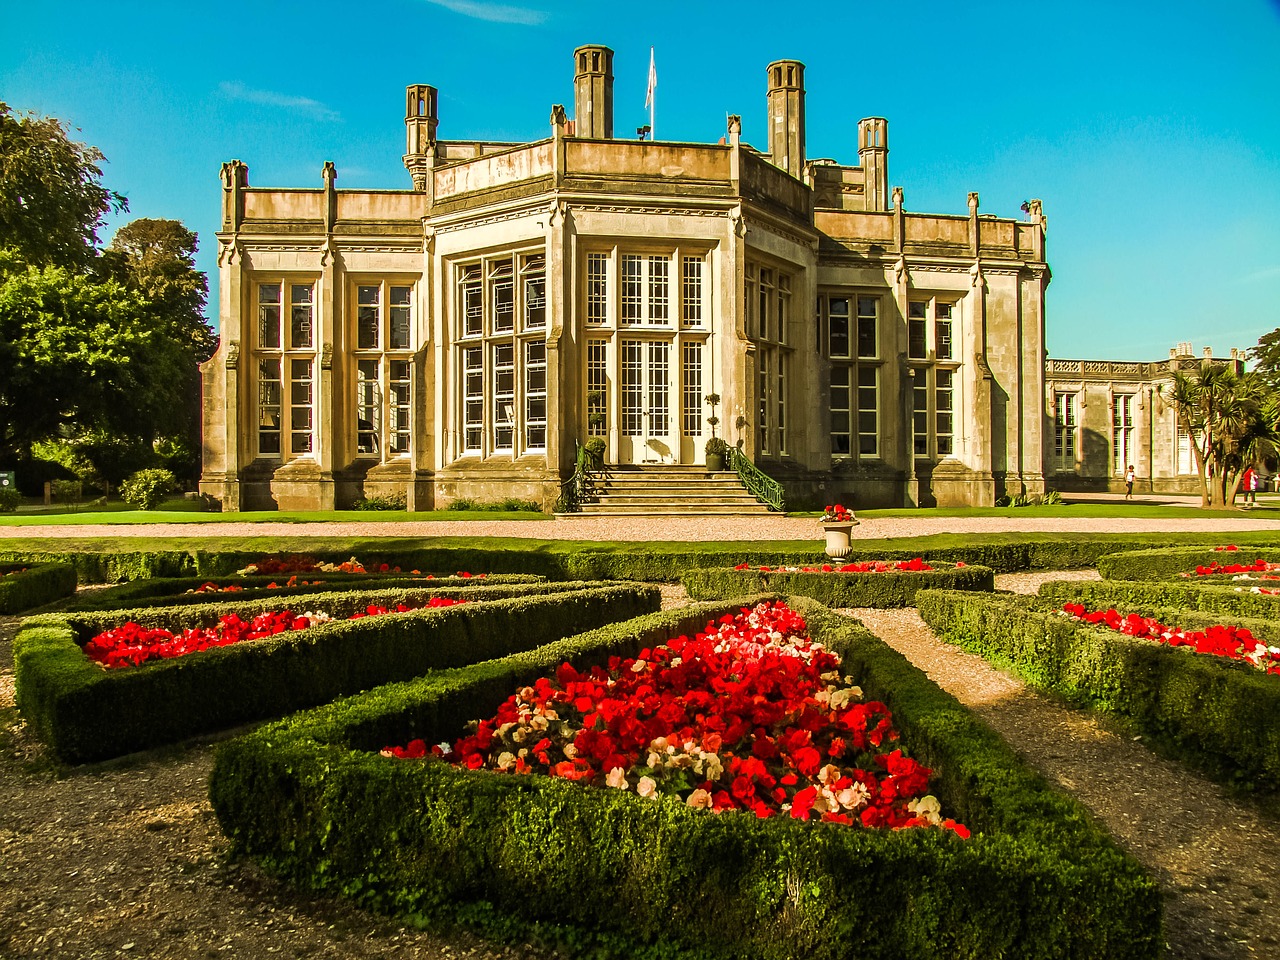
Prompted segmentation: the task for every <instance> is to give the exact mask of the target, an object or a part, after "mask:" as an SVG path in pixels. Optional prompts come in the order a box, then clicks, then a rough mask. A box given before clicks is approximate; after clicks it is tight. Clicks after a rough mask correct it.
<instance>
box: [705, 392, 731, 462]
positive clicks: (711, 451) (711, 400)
mask: <svg viewBox="0 0 1280 960" xmlns="http://www.w3.org/2000/svg"><path fill="white" fill-rule="evenodd" d="M719 404H720V394H718V393H708V394H707V406H709V407H710V408H711V415H710V416H709V417H707V426H709V427H710V428H711V439H710V440H708V441H707V447H706V452H707V469H708V470H723V469H724V463H725V457H726V456H728V453H729V445H728V444H727V443H725V442H724V441H723V440H721V439H720V438H719V437H717V436H716V424H718V423H719V422H720V418H719V417H717V416H716V407H717V406H719Z"/></svg>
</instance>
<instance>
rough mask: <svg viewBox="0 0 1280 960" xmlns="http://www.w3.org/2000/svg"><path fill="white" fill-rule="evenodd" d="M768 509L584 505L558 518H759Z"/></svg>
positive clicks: (759, 506)
mask: <svg viewBox="0 0 1280 960" xmlns="http://www.w3.org/2000/svg"><path fill="white" fill-rule="evenodd" d="M769 512H770V511H769V508H768V507H766V506H765V505H764V504H763V503H755V504H751V505H748V504H736V503H729V504H726V503H713V504H697V505H689V506H684V505H681V504H669V503H666V504H655V505H652V506H641V505H634V506H621V505H617V506H614V505H605V504H599V503H584V504H583V505H582V511H581V512H580V513H561V514H557V516H558V517H564V518H566V519H573V518H574V517H581V518H584V519H585V518H587V517H682V516H683V517H705V516H723V517H760V516H768V515H769Z"/></svg>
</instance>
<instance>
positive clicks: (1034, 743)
mask: <svg viewBox="0 0 1280 960" xmlns="http://www.w3.org/2000/svg"><path fill="white" fill-rule="evenodd" d="M1035 579H1037V580H1045V579H1066V577H1065V576H1064V575H1063V574H1062V573H1049V574H1042V575H1037V576H1036V577H1035ZM1022 586H1024V587H1029V586H1031V584H1030V582H1027V583H1024V584H1023V585H1022ZM1036 586H1038V583H1037V584H1036ZM1020 592H1030V590H1026V589H1024V590H1022V591H1020ZM843 612H844V613H847V614H849V615H851V616H854V617H857V618H858V619H859V620H861V621H862V622H863V623H864V624H865V625H866V626H867V627H868V628H869V629H870V630H871V631H872V632H873V633H875V634H876V636H878V637H880V638H881V639H883V640H884V641H885V642H887V643H888V644H889V645H890V646H892V647H893V648H894V649H895V650H898V651H899V652H900V653H902V654H903V655H904V656H906V657H907V658H908V659H909V660H910V661H911V662H912V663H914V664H915V665H916V666H917V667H919V668H920V669H922V670H924V672H925V673H927V674H928V675H929V676H930V677H931V678H932V679H933V680H934V681H935V682H937V683H938V685H939V686H941V687H942V688H943V689H945V690H947V691H948V692H949V693H951V694H952V696H954V697H956V699H958V700H959V701H960V702H961V703H963V704H964V705H965V706H967V707H969V708H970V709H972V710H973V711H974V712H975V713H976V714H977V715H978V716H980V717H981V718H982V719H983V720H985V721H986V722H987V723H989V724H990V725H991V726H992V727H994V728H995V730H996V731H997V732H998V733H999V734H1000V735H1001V736H1002V737H1004V738H1005V739H1006V740H1007V741H1008V742H1009V743H1011V744H1013V745H1014V747H1015V748H1016V749H1017V751H1018V753H1019V754H1020V755H1021V756H1022V757H1023V758H1024V759H1025V760H1027V761H1028V762H1029V763H1030V764H1032V766H1034V767H1036V769H1038V770H1039V771H1040V772H1041V773H1043V774H1044V775H1045V776H1046V777H1047V778H1048V779H1049V780H1050V781H1051V782H1053V783H1054V784H1056V785H1057V786H1058V787H1060V788H1061V789H1062V790H1064V791H1066V792H1067V793H1070V794H1073V795H1074V796H1075V797H1077V798H1078V799H1079V800H1080V801H1082V802H1083V803H1084V804H1085V805H1086V806H1087V807H1089V809H1090V810H1092V811H1093V813H1094V815H1095V816H1097V817H1098V819H1099V820H1101V821H1102V822H1103V823H1104V824H1106V826H1107V829H1109V830H1110V831H1111V832H1112V834H1113V835H1114V836H1115V837H1116V838H1117V839H1118V840H1119V841H1120V843H1121V844H1123V845H1124V846H1125V847H1126V848H1127V849H1128V850H1129V851H1130V852H1131V853H1132V854H1133V855H1134V856H1135V857H1137V858H1138V860H1139V861H1141V862H1142V864H1143V865H1144V866H1146V867H1147V869H1148V870H1150V871H1151V874H1152V876H1154V877H1155V878H1156V879H1157V880H1158V881H1159V882H1160V885H1161V887H1162V888H1163V890H1164V893H1165V897H1166V899H1165V937H1166V939H1167V941H1168V944H1169V950H1168V956H1169V957H1171V958H1176V960H1240V958H1245V957H1268V958H1276V957H1280V939H1278V938H1280V892H1277V891H1276V886H1275V876H1276V871H1277V869H1280V829H1278V828H1277V825H1276V823H1275V822H1274V821H1272V820H1270V819H1267V818H1266V817H1264V816H1263V815H1262V814H1260V813H1259V812H1258V811H1257V810H1255V809H1253V808H1251V807H1249V806H1246V805H1244V804H1241V803H1238V802H1237V801H1235V800H1234V799H1232V798H1231V797H1229V796H1228V795H1227V794H1225V793H1224V791H1223V790H1222V789H1221V788H1219V787H1218V786H1217V785H1216V784H1213V783H1210V782H1209V781H1207V780H1204V779H1202V778H1200V777H1198V776H1196V775H1195V774H1193V773H1191V772H1189V771H1188V770H1187V768H1186V767H1184V766H1182V765H1180V764H1177V763H1173V762H1171V761H1167V760H1164V759H1161V758H1160V757H1158V756H1156V755H1155V754H1153V753H1152V752H1151V751H1150V750H1148V749H1147V748H1146V747H1144V746H1143V745H1142V743H1141V742H1140V741H1139V740H1134V739H1131V738H1130V737H1129V736H1128V735H1126V734H1124V733H1122V732H1119V731H1117V730H1115V729H1112V728H1111V727H1110V725H1109V724H1108V722H1107V719H1106V718H1105V717H1104V716H1101V715H1096V714H1092V713H1089V712H1087V711H1082V710H1072V709H1068V708H1066V707H1064V706H1062V705H1061V704H1059V703H1057V702H1055V701H1053V700H1050V699H1049V698H1047V697H1045V696H1042V695H1040V694H1037V693H1035V692H1034V691H1031V690H1029V689H1027V688H1026V687H1025V686H1024V685H1023V684H1022V682H1021V681H1019V680H1017V679H1015V678H1013V677H1011V676H1009V675H1007V674H1005V673H1002V672H1000V671H998V670H995V669H994V668H992V667H991V666H990V665H989V664H988V663H987V662H986V661H985V660H983V659H981V658H980V657H977V656H975V655H973V654H970V653H966V652H965V651H963V650H961V649H960V648H959V647H955V646H952V645H950V644H946V643H943V642H942V641H940V640H938V638H937V637H936V636H935V635H934V633H933V631H932V630H931V629H930V628H929V627H928V626H927V625H926V624H925V622H924V621H923V620H921V619H920V615H919V614H918V613H917V612H916V611H915V610H914V609H906V610H865V609H857V610H846V611H843Z"/></svg>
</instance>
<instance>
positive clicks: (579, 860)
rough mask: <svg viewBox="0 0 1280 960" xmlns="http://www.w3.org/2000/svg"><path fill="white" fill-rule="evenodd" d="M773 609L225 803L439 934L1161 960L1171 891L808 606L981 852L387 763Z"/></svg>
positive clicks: (342, 884) (318, 870)
mask: <svg viewBox="0 0 1280 960" xmlns="http://www.w3.org/2000/svg"><path fill="white" fill-rule="evenodd" d="M756 599H758V598H754V597H753V598H742V599H740V600H738V601H737V602H735V603H732V604H724V603H721V604H717V605H713V604H704V605H701V606H700V607H697V608H687V609H684V610H673V611H666V612H663V613H658V614H652V615H648V616H645V617H641V618H637V619H636V620H633V621H630V622H628V623H622V624H617V625H614V626H612V627H606V628H602V629H600V630H596V631H593V632H591V633H589V634H584V635H580V636H576V637H572V638H570V639H568V640H564V641H561V642H559V643H556V644H552V645H550V646H547V647H543V648H538V649H535V650H530V651H528V652H525V653H520V654H516V655H513V656H511V657H507V658H504V659H502V660H497V661H490V662H487V663H481V664H476V665H474V666H471V667H467V668H464V669H460V670H454V671H448V672H442V673H437V674H434V675H431V676H428V677H423V678H421V679H418V680H413V681H409V682H406V683H401V684H392V685H388V686H384V687H380V688H378V689H376V690H371V691H369V692H367V693H365V694H363V695H361V696H360V697H355V698H351V699H349V700H346V701H344V702H342V703H339V704H333V705H330V706H327V707H322V708H320V709H317V710H313V711H309V712H307V713H303V714H298V715H295V716H293V717H290V718H288V719H287V720H284V721H281V722H279V723H275V724H271V725H269V726H267V727H264V728H262V729H260V730H258V731H255V732H254V733H251V734H249V735H247V736H245V737H242V738H240V739H237V740H234V741H231V742H229V743H226V744H224V745H223V746H222V747H221V748H220V749H219V751H218V753H217V757H216V759H215V763H214V768H213V771H212V773H211V775H210V798H211V801H212V804H213V808H214V811H215V813H216V815H217V816H218V819H219V822H220V823H221V825H222V827H223V830H224V832H226V834H227V835H228V836H229V837H230V838H231V839H232V842H233V845H234V848H235V849H236V850H237V851H239V852H241V853H247V854H249V855H251V856H253V857H256V858H258V859H259V860H260V861H261V862H262V863H263V864H264V865H265V866H267V867H268V868H269V869H270V870H272V871H273V872H275V873H277V874H281V875H284V876H286V877H288V878H290V879H292V880H293V881H295V882H297V883H299V884H301V885H302V886H304V887H306V888H310V889H314V890H319V891H325V892H342V893H345V894H347V895H348V896H351V897H354V898H355V899H356V900H357V901H359V902H360V903H362V904H363V905H366V906H370V907H374V908H377V909H382V910H388V911H394V912H397V913H400V914H409V915H412V916H415V917H419V918H421V919H423V920H432V919H436V918H440V919H444V920H446V921H450V920H452V921H457V920H464V921H467V920H470V921H473V922H480V923H485V922H488V923H491V924H494V925H503V926H504V928H505V929H506V930H507V931H511V930H512V929H513V924H520V923H522V924H523V925H524V926H526V927H528V928H531V929H532V930H533V931H535V932H536V931H537V930H538V929H539V924H546V925H547V926H548V928H550V929H554V930H557V931H560V932H561V933H565V934H568V935H570V936H572V937H573V938H574V939H575V940H577V941H578V942H580V943H586V944H595V945H598V946H600V947H601V948H602V949H600V950H599V952H600V953H601V954H607V955H615V954H616V955H644V956H664V957H694V956H697V957H720V958H727V957H731V956H732V957H764V958H784V957H785V958H791V957H797V956H806V957H812V958H816V960H834V958H843V957H849V956H858V957H860V958H864V960H878V958H890V957H892V958H912V960H914V958H925V957H928V958H930V960H932V958H935V957H940V956H949V957H961V956H963V957H997V956H1005V957H1013V956H1017V957H1023V958H1050V957H1052V958H1059V960H1060V958H1085V957H1089V958H1092V957H1099V956H1106V957H1109V958H1115V960H1120V958H1125V960H1138V958H1153V957H1156V956H1158V955H1159V952H1160V944H1161V937H1160V900H1159V893H1158V889H1157V887H1156V885H1155V883H1154V882H1153V881H1152V880H1151V879H1150V878H1149V877H1147V876H1146V875H1145V874H1144V873H1143V871H1142V869H1141V868H1140V867H1139V866H1138V865H1137V864H1136V863H1135V862H1134V861H1133V860H1132V859H1131V858H1130V857H1129V856H1128V855H1126V854H1125V853H1124V852H1123V851H1122V850H1120V849H1119V848H1118V847H1117V845H1116V844H1115V843H1114V841H1112V840H1111V839H1110V838H1109V837H1108V836H1107V835H1106V833H1105V831H1103V830H1102V829H1101V828H1099V827H1097V826H1096V825H1095V824H1094V822H1093V820H1092V818H1091V816H1090V815H1089V813H1088V811H1087V810H1085V808H1084V807H1083V806H1082V805H1081V804H1079V803H1078V802H1077V801H1075V800H1073V799H1071V798H1069V797H1066V796H1064V795H1062V794H1059V793H1056V792H1054V791H1053V790H1052V789H1051V788H1049V787H1048V786H1047V784H1046V783H1045V782H1044V780H1043V779H1042V778H1040V777H1039V776H1038V775H1037V774H1035V773H1034V772H1033V771H1031V770H1030V769H1029V768H1028V767H1027V766H1025V765H1024V764H1023V763H1022V762H1021V761H1020V760H1019V759H1018V758H1017V756H1016V755H1015V754H1014V753H1013V751H1012V750H1011V749H1010V748H1009V747H1008V746H1007V745H1006V744H1005V743H1004V742H1003V741H1002V740H1000V738H999V737H997V736H996V735H995V734H994V733H993V732H992V731H991V730H990V729H989V728H987V727H985V726H984V725H983V724H981V723H980V722H978V721H977V720H975V719H974V718H973V716H972V715H971V714H969V713H968V712H967V711H966V710H965V709H964V708H963V707H961V706H960V705H959V704H958V703H956V701H955V700H954V698H952V697H950V695H948V694H946V693H944V692H943V691H941V690H940V689H938V687H937V686H936V685H935V684H933V683H932V681H930V680H928V679H927V678H926V677H925V676H924V674H923V673H922V672H921V671H919V670H918V669H916V668H915V667H913V666H912V665H911V664H910V663H909V662H907V661H906V660H905V658H903V657H901V656H900V655H899V654H897V653H895V652H894V651H892V650H890V649H889V648H888V647H887V646H885V645H884V644H883V643H881V642H880V641H879V640H877V639H876V638H875V637H873V636H871V635H870V634H869V633H867V631H866V630H864V629H862V628H861V627H860V626H859V625H858V624H856V622H854V621H850V620H849V619H847V618H843V617H837V616H834V615H832V614H831V613H830V611H826V610H823V608H821V607H819V606H818V605H816V604H813V603H811V602H808V601H804V600H799V601H796V602H795V606H796V607H797V609H798V610H800V612H801V613H802V614H803V615H804V616H805V617H806V619H807V620H808V622H809V627H810V631H811V633H812V634H813V636H814V638H815V639H816V640H819V641H820V642H822V643H824V644H825V645H827V646H828V647H830V648H831V649H833V650H836V651H838V652H840V653H841V654H842V655H843V656H844V658H845V666H846V671H847V672H848V673H849V674H850V675H851V676H852V677H853V679H854V680H855V682H857V683H859V684H861V685H862V686H863V688H864V690H866V691H867V693H868V696H869V698H874V699H882V700H884V701H885V702H886V703H887V704H888V705H889V707H890V709H892V710H893V711H894V715H895V721H896V722H897V723H899V724H901V725H904V727H903V736H904V742H909V743H910V744H911V747H912V750H913V753H914V755H916V756H917V757H919V758H920V759H921V760H922V762H925V763H928V764H929V765H930V766H933V767H934V771H935V777H936V780H937V784H938V793H939V795H940V799H941V800H942V802H943V804H944V806H945V807H946V808H947V809H948V810H953V811H955V815H956V816H957V817H960V818H962V819H963V820H964V822H966V823H967V824H968V825H969V826H970V827H971V828H972V829H974V830H975V833H974V836H973V837H972V838H970V839H969V840H964V841H962V840H960V839H959V838H956V837H953V836H949V835H943V834H941V833H939V832H936V831H927V830H903V831H872V830H861V829H856V828H854V829H851V828H847V827H833V826H824V825H820V824H803V823H798V822H795V821H792V820H789V819H780V818H774V819H770V820H757V819H756V818H754V817H752V816H747V815H737V814H722V815H714V814H710V813H705V812H698V811H692V810H690V809H689V808H688V807H686V806H685V805H683V804H680V803H676V802H671V801H667V800H663V801H653V800H643V799H640V798H637V797H635V796H634V795H633V794H631V793H630V792H626V793H624V792H623V791H615V790H599V789H587V788H583V787H581V786H578V785H575V784H571V783H566V782H564V781H560V780H554V779H551V778H546V777H540V776H512V775H505V774H495V773H492V772H486V771H476V772H471V771H465V770H457V769H455V768H453V767H451V766H449V765H447V764H444V763H440V762H433V761H425V762H417V761H411V762H406V761H393V760H388V759H386V758H383V757H380V756H379V755H378V753H377V751H378V749H379V748H380V747H381V746H383V745H386V744H389V743H404V742H407V741H408V740H409V739H411V738H416V737H421V738H423V739H425V740H427V741H429V742H436V741H439V740H444V739H452V738H453V737H456V736H457V735H458V734H459V733H460V732H461V730H462V725H463V723H464V722H465V721H466V720H467V719H469V718H474V717H479V716H486V715H489V714H491V713H492V712H493V709H494V708H495V707H496V706H497V704H498V703H499V702H501V700H502V699H504V698H505V697H506V696H508V695H509V694H510V692H511V691H512V690H513V689H514V688H516V687H517V686H519V685H521V684H526V683H530V682H532V681H533V680H534V679H535V678H536V677H538V676H542V675H546V674H548V673H550V672H553V671H554V669H555V667H556V666H557V665H558V664H559V663H561V662H563V661H564V660H569V661H571V662H573V663H574V664H575V665H576V666H577V667H578V668H579V669H584V668H585V667H586V666H588V665H590V664H592V663H600V662H603V661H604V660H606V659H607V658H608V657H609V656H611V655H618V656H629V655H635V654H636V653H637V652H638V651H639V649H641V648H642V647H644V646H647V645H650V644H653V643H658V642H662V641H663V640H665V639H667V638H669V637H671V636H675V635H677V634H679V633H690V632H693V631H695V630H698V629H701V628H702V627H703V626H704V625H705V624H706V622H707V620H708V619H713V618H715V617H716V616H717V615H718V614H719V613H722V612H725V611H726V610H732V609H736V608H737V607H739V606H741V605H743V604H744V603H751V602H754V601H755V600H756ZM908 729H909V730H910V733H908V732H907V730H908ZM535 886H536V889H537V894H536V895H531V894H530V890H531V889H533V888H534V887H535ZM1010 917H1016V918H1017V922H1016V923H1011V922H1009V918H1010ZM517 918H518V919H517ZM515 930H516V931H517V932H519V933H520V934H521V935H527V934H526V933H525V931H524V930H521V928H520V926H515ZM606 945H608V946H611V947H612V948H613V949H604V947H605V946H606ZM646 948H647V949H646Z"/></svg>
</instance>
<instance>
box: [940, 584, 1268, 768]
mask: <svg viewBox="0 0 1280 960" xmlns="http://www.w3.org/2000/svg"><path fill="white" fill-rule="evenodd" d="M916 606H917V607H918V609H919V611H920V616H921V617H923V618H924V620H925V622H926V623H928V624H929V625H930V626H931V627H932V628H933V629H934V631H935V632H936V633H937V634H938V636H939V637H941V638H942V639H944V640H946V641H947V642H949V643H955V644H957V645H959V646H961V647H963V648H965V649H966V650H970V651H972V652H973V653H976V654H978V655H979V656H982V657H983V658H985V659H987V660H989V661H990V662H991V663H992V664H994V665H995V666H998V667H1001V668H1005V669H1009V670H1011V671H1012V672H1014V673H1016V674H1017V675H1018V676H1020V677H1022V678H1023V679H1024V680H1026V681H1027V683H1029V684H1031V685H1032V686H1035V687H1038V688H1040V689H1043V690H1049V691H1052V692H1054V693H1057V694H1060V695H1062V696H1064V697H1066V698H1067V699H1069V700H1072V701H1075V702H1077V703H1081V704H1085V705H1089V706H1093V707H1097V708H1099V709H1102V710H1107V711H1110V712H1113V713H1115V714H1118V715H1120V716H1122V717H1124V718H1126V719H1127V720H1129V721H1130V722H1132V723H1133V725H1134V726H1135V727H1136V728H1137V729H1138V730H1140V731H1142V732H1143V733H1147V734H1150V735H1152V736H1153V737H1155V738H1157V739H1158V740H1159V741H1161V742H1163V743H1165V744H1168V745H1169V747H1170V748H1171V749H1172V750H1173V751H1174V752H1176V753H1179V754H1181V755H1182V756H1184V757H1185V758H1186V759H1187V760H1189V761H1191V762H1192V763H1193V764H1195V765H1196V766H1198V767H1201V768H1203V769H1205V770H1206V771H1208V772H1210V773H1211V774H1213V775H1215V776H1217V777H1219V778H1221V779H1227V780H1233V781H1236V782H1237V783H1241V784H1252V787H1253V788H1254V789H1257V790H1262V791H1267V792H1272V791H1275V790H1277V789H1280V726H1278V725H1277V724H1276V723H1275V717H1276V716H1277V715H1278V711H1280V677H1275V676H1269V675H1267V674H1265V673H1262V672H1261V671H1259V670H1257V669H1255V668H1252V667H1249V666H1247V665H1245V664H1240V663H1234V662H1232V661H1230V660H1226V659H1224V658H1221V657H1213V656H1209V655H1204V654H1195V653H1192V652H1190V650H1188V649H1187V648H1178V647H1169V646H1167V645H1165V644H1161V643H1157V642H1155V641H1152V640H1138V639H1134V638H1132V637H1129V636H1126V635H1124V634H1122V633H1118V632H1116V631H1114V630H1109V629H1107V628H1105V627H1094V626H1090V625H1088V624H1083V623H1080V622H1079V621H1074V620H1071V619H1069V618H1068V617H1066V616H1064V615H1062V614H1061V613H1058V612H1056V611H1055V610H1052V609H1045V608H1044V606H1042V605H1040V604H1036V603H1034V602H1032V603H1029V602H1027V601H1026V600H1018V599H1012V598H1009V597H1001V596H992V595H982V594H975V593H960V592H956V591H921V592H920V593H919V594H918V595H917V596H916ZM1134 612H1137V611H1134ZM1178 614H1179V612H1178V611H1165V613H1164V615H1166V616H1169V617H1174V616H1178ZM1197 617H1198V618H1200V620H1201V622H1200V623H1198V624H1197V623H1196V622H1195V620H1196V618H1197ZM1219 620H1220V618H1216V617H1211V616H1208V615H1205V614H1194V613H1192V612H1191V611H1182V612H1181V616H1180V621H1181V624H1182V625H1186V626H1196V627H1203V626H1207V625H1209V624H1210V623H1212V622H1217V621H1219ZM1255 625H1257V626H1261V625H1262V624H1261V622H1260V621H1259V622H1257V623H1256V624H1255Z"/></svg>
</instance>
